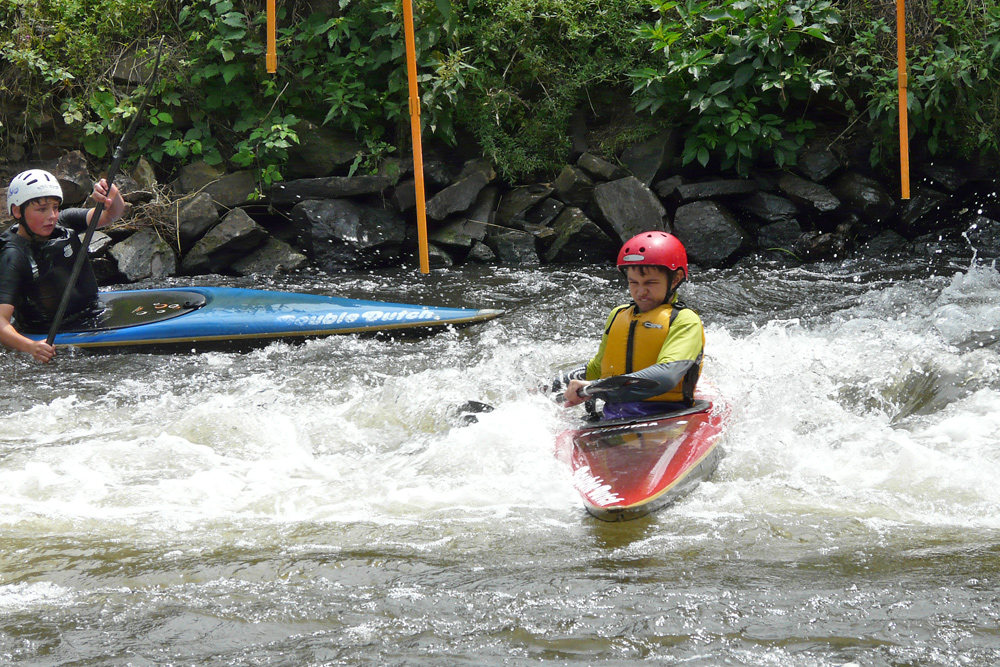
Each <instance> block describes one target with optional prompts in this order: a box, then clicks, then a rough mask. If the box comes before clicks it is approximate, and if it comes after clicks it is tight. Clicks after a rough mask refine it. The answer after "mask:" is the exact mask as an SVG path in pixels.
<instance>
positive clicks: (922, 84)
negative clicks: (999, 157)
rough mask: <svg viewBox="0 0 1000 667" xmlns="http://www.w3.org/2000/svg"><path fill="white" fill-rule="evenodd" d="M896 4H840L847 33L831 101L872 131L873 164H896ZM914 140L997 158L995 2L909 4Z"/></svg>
mask: <svg viewBox="0 0 1000 667" xmlns="http://www.w3.org/2000/svg"><path fill="white" fill-rule="evenodd" d="M894 7H895V6H894V5H888V4H882V5H878V4H874V5H873V4H871V3H868V2H858V1H852V2H848V3H846V5H845V16H846V18H847V19H848V25H849V26H850V31H849V33H848V34H847V35H846V40H845V41H846V45H845V47H844V48H843V49H842V50H841V54H842V58H841V62H840V66H839V67H838V70H837V76H838V86H837V92H836V94H835V95H834V98H835V99H837V100H839V101H841V102H842V103H843V105H844V108H845V109H846V111H847V112H848V113H849V114H850V120H851V122H855V121H858V120H860V121H863V122H865V123H866V124H867V125H869V126H870V127H872V128H873V129H875V130H876V136H877V137H878V141H877V142H876V144H875V147H874V149H873V151H872V157H871V161H872V164H874V165H877V164H881V163H884V162H888V161H891V160H894V159H895V156H896V155H897V153H896V150H897V146H898V132H899V130H898V127H899V125H898V122H899V103H898V102H899V96H898V68H897V60H896V25H895V13H894ZM906 29H907V47H908V48H907V51H908V53H907V70H908V76H907V101H908V104H907V107H908V109H907V111H908V114H907V116H908V123H909V126H910V130H911V135H912V136H913V137H914V138H915V139H917V140H919V141H921V142H923V143H924V144H925V145H926V146H927V148H928V150H929V151H930V152H931V153H932V154H933V153H939V152H942V151H954V152H956V153H958V154H961V155H966V156H969V155H977V154H983V153H987V152H993V153H995V152H996V151H997V150H998V148H1000V144H998V137H1000V7H998V5H997V3H996V2H995V1H994V0H986V1H985V2H982V3H972V4H970V3H966V2H959V1H957V0H934V1H932V2H929V3H927V4H922V3H921V4H918V3H908V5H907V20H906Z"/></svg>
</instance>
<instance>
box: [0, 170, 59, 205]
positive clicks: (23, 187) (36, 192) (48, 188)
mask: <svg viewBox="0 0 1000 667" xmlns="http://www.w3.org/2000/svg"><path fill="white" fill-rule="evenodd" d="M38 197H55V198H57V199H58V200H59V203H60V204H61V203H62V200H63V191H62V186H60V185H59V179H57V178H56V177H55V176H53V175H52V174H50V173H49V172H47V171H44V170H42V169H29V170H28V171H22V172H21V173H20V174H18V175H17V176H15V177H14V178H13V179H12V180H11V182H10V185H8V186H7V207H8V209H9V208H10V207H11V206H22V205H23V204H24V203H25V202H27V201H31V200H32V199H37V198H38ZM9 212H10V211H9V210H8V213H9Z"/></svg>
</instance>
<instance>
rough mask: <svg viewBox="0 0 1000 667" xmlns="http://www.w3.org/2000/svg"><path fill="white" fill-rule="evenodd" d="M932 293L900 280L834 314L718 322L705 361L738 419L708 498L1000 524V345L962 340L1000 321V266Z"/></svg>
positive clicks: (730, 504) (722, 503)
mask: <svg viewBox="0 0 1000 667" xmlns="http://www.w3.org/2000/svg"><path fill="white" fill-rule="evenodd" d="M938 282H940V281H938ZM926 292H927V285H926V284H923V283H906V284H900V285H898V286H896V285H893V286H889V287H887V288H885V289H882V290H877V291H871V292H867V293H865V294H864V295H862V297H861V298H860V299H859V301H858V302H857V303H856V304H855V305H854V306H853V307H852V308H850V309H848V310H846V311H841V312H839V313H838V314H837V316H836V317H833V318H829V319H824V320H819V321H802V320H799V319H793V320H785V321H773V322H770V323H768V324H766V325H764V326H762V327H760V328H759V329H757V330H755V331H753V332H752V333H751V334H750V335H748V336H733V335H731V334H729V333H728V332H727V331H725V330H716V331H710V341H711V347H710V357H711V360H710V363H711V366H710V368H711V370H710V371H708V372H709V375H710V376H711V377H712V378H713V380H714V381H715V383H716V384H717V385H718V386H719V388H720V389H721V391H722V393H723V394H724V395H725V396H727V398H728V399H729V400H730V401H732V403H733V405H734V408H735V417H734V421H733V428H732V429H731V432H730V439H729V445H728V450H729V457H728V458H727V459H726V461H725V462H724V464H723V465H722V466H721V467H720V472H719V480H718V482H719V483H717V484H716V488H715V489H714V491H713V495H712V496H710V497H705V494H700V495H701V497H702V499H703V500H704V502H705V504H706V505H713V506H715V507H716V508H717V509H725V508H728V509H730V510H731V511H738V510H739V508H740V507H741V506H742V507H753V508H756V511H763V512H768V511H770V512H779V513H780V512H803V511H806V512H815V513H819V514H831V515H838V516H845V517H847V516H856V517H858V518H859V519H862V520H864V519H879V520H888V521H892V522H900V523H925V524H929V525H939V526H946V527H947V526H952V527H980V528H990V529H995V528H998V527H1000V502H998V500H997V498H996V494H995V481H994V480H995V479H996V478H997V475H998V474H1000V438H998V435H997V433H998V430H1000V429H998V428H997V427H998V426H1000V417H998V416H996V415H997V414H1000V413H998V412H997V411H998V410H1000V392H998V391H997V389H998V386H1000V357H998V355H997V351H996V350H995V349H980V348H978V347H977V348H976V349H974V350H972V351H969V350H963V349H962V348H961V347H959V346H960V345H962V344H963V343H964V342H965V341H967V340H968V338H969V336H970V335H971V333H972V332H974V331H976V330H977V327H980V328H981V329H980V330H985V327H986V326H989V323H990V322H997V321H998V320H997V319H996V317H995V316H996V306H995V305H994V304H995V303H997V302H998V300H1000V282H998V277H997V272H996V270H995V269H994V268H992V267H973V268H972V269H971V270H970V271H968V272H962V273H958V274H956V275H955V276H954V277H953V278H951V279H950V280H949V281H948V282H947V283H946V284H945V285H944V287H943V288H942V289H940V290H939V292H937V293H936V294H934V293H933V292H932V293H931V295H930V298H920V297H922V296H924V295H925V293H926ZM993 326H996V325H995V324H994V325H993Z"/></svg>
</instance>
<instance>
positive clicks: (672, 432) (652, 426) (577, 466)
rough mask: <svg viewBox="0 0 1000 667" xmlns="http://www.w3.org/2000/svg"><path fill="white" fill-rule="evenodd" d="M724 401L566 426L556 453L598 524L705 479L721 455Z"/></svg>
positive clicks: (661, 503) (659, 503)
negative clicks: (650, 416)
mask: <svg viewBox="0 0 1000 667" xmlns="http://www.w3.org/2000/svg"><path fill="white" fill-rule="evenodd" d="M727 418H728V407H727V406H725V404H720V403H716V404H715V405H713V403H712V402H710V401H706V400H698V401H695V404H694V406H693V407H691V408H690V409H687V410H683V411H681V412H674V413H670V414H667V415H664V416H663V417H658V418H656V417H654V418H649V417H646V418H640V419H620V420H608V421H603V422H598V423H596V424H594V425H588V426H586V427H583V428H578V429H572V430H568V431H564V432H563V433H562V434H560V435H559V437H558V439H557V441H556V456H557V458H558V459H559V460H560V461H562V462H564V463H566V464H567V465H568V466H569V468H570V471H571V472H572V475H573V478H572V481H573V486H574V487H575V488H576V490H577V491H578V492H579V493H580V495H581V497H582V498H583V503H584V506H585V507H586V509H587V511H588V512H589V513H590V514H592V515H593V516H595V517H597V518H598V519H601V520H602V521H626V520H629V519H636V518H639V517H641V516H645V515H646V514H649V513H650V512H655V511H656V510H658V509H661V508H663V507H666V506H667V505H670V504H671V503H673V502H674V501H676V500H677V499H678V498H680V497H681V496H683V495H685V494H686V493H688V492H689V491H691V490H692V489H693V488H694V487H695V486H696V485H697V484H698V483H699V482H701V481H702V480H703V479H706V478H707V477H709V476H710V475H711V474H712V473H713V472H714V471H715V468H716V466H717V465H718V463H719V459H720V458H721V455H722V448H721V447H720V446H719V445H720V443H721V440H722V438H721V436H722V428H723V426H724V423H725V421H726V419H727Z"/></svg>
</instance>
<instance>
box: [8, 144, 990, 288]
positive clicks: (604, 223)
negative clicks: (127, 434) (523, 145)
mask: <svg viewBox="0 0 1000 667" xmlns="http://www.w3.org/2000/svg"><path fill="white" fill-rule="evenodd" d="M677 143H678V142H677V138H676V137H675V136H673V135H672V134H671V133H664V134H662V135H660V136H658V137H654V138H653V139H651V140H649V141H646V142H643V143H641V144H639V145H636V146H633V147H631V148H629V149H627V150H625V151H623V152H622V153H621V154H620V155H617V156H613V157H612V156H599V155H596V154H594V153H592V152H588V151H587V150H581V151H579V153H578V156H577V157H576V158H575V160H574V162H573V164H568V165H566V166H565V168H564V169H563V170H562V172H561V173H560V174H559V175H558V177H557V178H556V179H555V180H554V181H552V182H546V183H530V184H516V185H510V184H505V183H503V182H502V181H501V180H500V179H499V178H498V177H497V174H496V172H495V171H494V169H493V168H492V166H491V165H490V164H489V163H488V162H487V161H485V160H482V159H476V160H470V161H467V162H465V163H464V164H450V163H448V162H446V161H443V160H435V159H429V160H428V161H427V162H426V164H425V170H424V174H425V184H426V193H425V194H426V211H427V221H428V230H429V241H430V248H429V249H430V261H431V266H432V267H447V266H452V265H457V264H463V263H466V262H479V263H487V264H513V265H538V264H579V263H585V264H593V263H604V262H612V261H613V260H614V257H615V255H616V253H617V250H618V248H619V246H620V245H621V243H622V241H623V240H624V239H627V238H629V237H631V236H632V235H633V234H636V233H638V232H640V231H644V230H649V229H665V230H667V231H672V232H673V233H674V234H676V235H677V236H678V237H679V238H680V239H681V240H682V241H683V242H684V244H685V245H686V247H687V249H688V253H689V258H690V260H691V262H692V263H693V264H695V265H696V266H699V267H702V268H713V267H725V266H730V265H733V264H735V263H737V262H740V261H741V260H745V259H747V258H750V259H753V258H755V257H759V256H761V255H766V256H769V257H771V258H772V259H781V260H783V261H787V262H809V261H816V260H824V259H837V258H846V257H849V256H852V255H856V254H862V255H875V256H885V255H893V254H895V255H904V254H913V255H918V256H926V257H929V258H930V257H934V256H942V255H944V256H949V257H970V256H972V255H973V253H975V254H976V255H977V256H978V257H980V258H984V259H992V258H997V257H1000V222H998V221H1000V201H998V198H997V194H996V188H995V178H996V172H995V171H994V170H993V169H990V168H987V167H983V166H972V165H968V164H944V163H941V162H935V161H931V160H929V159H924V160H919V161H915V162H914V163H913V167H914V168H913V185H912V192H911V194H912V196H911V198H910V199H907V200H902V199H900V197H899V195H898V185H893V184H891V183H886V182H885V180H884V179H879V178H877V177H876V176H874V175H873V174H871V173H867V172H866V171H865V170H864V169H861V168H858V167H857V166H855V165H852V163H851V162H852V160H851V159H850V158H845V156H844V155H842V154H841V155H838V154H837V153H836V152H834V151H833V150H831V149H830V148H829V147H828V146H824V145H822V144H817V145H814V146H810V147H807V148H806V149H804V150H803V151H802V153H801V155H800V158H799V161H798V164H797V165H796V166H795V167H792V168H790V169H787V170H779V169H774V170H770V171H758V172H755V173H754V174H753V175H752V177H751V178H748V179H734V178H732V177H726V176H722V175H718V174H713V173H711V172H710V171H706V170H692V169H686V168H681V167H680V166H679V160H678V157H677V149H676V146H677ZM310 151H311V152H310ZM342 152H344V154H345V155H344V157H343V158H342V159H341V160H340V161H338V160H337V159H336V157H335V156H336V155H337V151H336V150H334V149H333V148H332V147H331V148H330V149H329V150H327V151H324V150H323V147H322V146H319V147H317V146H316V145H310V142H305V145H304V146H303V147H302V148H301V149H300V151H299V153H298V154H297V155H296V156H295V160H293V163H291V164H290V170H289V173H290V174H292V175H293V176H298V177H297V178H292V179H290V180H288V181H285V182H282V183H279V184H277V185H276V186H274V187H273V188H271V189H270V190H268V191H266V192H261V191H260V190H259V189H258V184H257V183H256V182H255V180H254V178H253V174H252V173H251V172H248V171H240V172H232V173H226V172H223V171H220V170H218V169H216V168H214V167H211V166H209V165H207V164H204V163H195V164H191V165H188V166H187V167H185V168H183V169H181V170H180V172H179V174H178V176H177V178H176V179H175V180H174V181H172V182H171V183H166V184H164V183H158V182H157V180H156V178H155V176H154V172H153V169H152V168H151V167H150V165H149V164H148V163H147V162H146V161H145V160H140V161H139V162H138V164H137V166H136V167H135V169H134V170H133V171H132V173H130V174H127V175H124V174H123V175H121V176H119V177H118V178H117V179H116V182H117V183H118V184H119V187H120V188H121V189H122V192H123V194H124V196H125V198H126V201H127V202H128V205H129V206H128V211H127V212H126V215H125V216H124V218H123V219H122V221H121V222H120V223H118V224H116V225H115V226H113V227H111V228H108V229H106V230H103V231H102V232H100V233H98V234H97V235H95V237H94V240H93V242H92V244H91V247H90V252H91V255H92V257H93V259H94V262H95V266H96V267H97V270H98V274H99V279H100V280H101V282H102V283H104V284H116V283H128V282H136V281H139V280H144V279H154V280H155V279H160V278H165V277H167V276H173V275H195V274H209V273H220V274H231V275H251V274H260V275H274V274H277V273H282V272H290V271H296V270H299V269H302V268H304V267H307V266H314V267H316V268H319V269H321V270H325V271H335V270H341V269H376V268H381V267H391V266H398V265H405V264H416V261H417V260H416V256H417V232H416V196H415V188H414V180H413V174H412V165H411V163H410V162H409V161H399V160H393V161H389V162H387V163H386V164H384V165H383V167H382V169H381V171H380V173H379V174H377V175H363V176H347V175H342V174H343V173H346V171H347V165H348V162H347V157H349V156H350V152H349V151H346V152H345V151H342ZM310 165H312V168H313V170H314V174H313V175H312V176H309V170H310ZM28 166H37V167H42V168H46V169H49V170H50V171H52V172H53V173H55V174H56V175H57V176H58V177H59V179H60V181H61V183H62V185H63V189H64V192H65V196H66V201H65V203H64V205H65V206H77V205H81V206H82V205H87V204H86V197H87V194H88V193H89V192H90V191H91V189H92V187H93V181H94V176H93V175H92V173H91V169H90V168H89V167H88V164H87V161H86V159H85V158H84V156H83V155H82V154H81V153H79V152H73V153H68V154H65V155H63V156H62V157H61V158H60V159H58V160H56V161H51V162H48V163H43V164H32V165H8V168H7V169H6V171H7V172H8V174H7V179H5V180H8V179H9V177H10V176H11V175H13V174H14V173H16V172H17V171H19V170H20V169H21V168H27V167H28ZM317 173H318V174H321V175H315V174H317ZM3 203H4V206H3V210H4V211H6V210H7V206H6V201H5V200H4V202H3ZM9 223H10V220H9V218H7V219H5V220H3V221H0V228H4V227H6V226H7V225H8V224H9Z"/></svg>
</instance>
